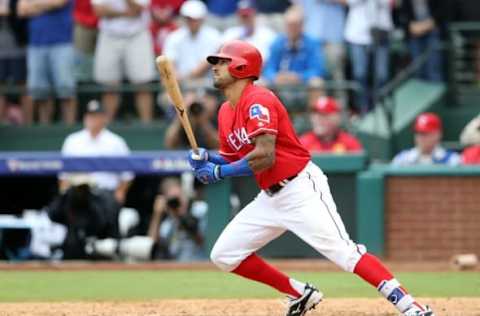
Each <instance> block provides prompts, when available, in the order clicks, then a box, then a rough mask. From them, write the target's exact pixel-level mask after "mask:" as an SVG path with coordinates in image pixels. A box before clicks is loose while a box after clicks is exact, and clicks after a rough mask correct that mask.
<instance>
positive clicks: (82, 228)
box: [49, 100, 133, 258]
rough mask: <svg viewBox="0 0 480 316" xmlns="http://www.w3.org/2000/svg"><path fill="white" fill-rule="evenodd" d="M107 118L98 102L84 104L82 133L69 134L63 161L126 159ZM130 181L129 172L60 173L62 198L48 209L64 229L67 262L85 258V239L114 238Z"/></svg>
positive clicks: (52, 217) (125, 145) (64, 148)
mask: <svg viewBox="0 0 480 316" xmlns="http://www.w3.org/2000/svg"><path fill="white" fill-rule="evenodd" d="M107 122H108V119H107V116H106V114H105V112H104V110H103V107H102V105H101V104H100V102H98V101H97V100H92V101H90V102H89V103H88V104H87V109H86V113H85V116H84V125H85V127H84V129H83V130H81V131H78V132H75V133H73V134H70V135H69V136H67V138H66V139H65V141H64V143H63V146H62V155H63V156H66V157H105V156H107V157H108V156H127V155H129V153H130V151H129V149H128V147H127V144H126V143H125V141H124V140H123V139H122V138H121V137H120V136H118V135H116V134H114V133H112V132H111V131H109V130H108V129H107V128H106V126H107ZM132 179H133V174H132V173H130V172H122V173H113V172H90V173H82V174H80V173H63V174H61V175H60V176H59V191H60V192H61V195H60V196H59V197H58V198H56V199H55V200H54V201H53V202H52V204H51V205H50V207H49V209H50V210H49V214H50V217H51V219H52V220H53V221H55V222H58V223H62V224H64V225H66V226H67V228H68V233H67V238H66V241H65V245H64V251H66V257H67V258H83V257H84V256H86V253H85V249H84V248H85V247H84V246H85V244H86V242H87V240H86V238H87V237H95V238H99V239H103V238H109V237H113V238H115V237H117V235H118V213H119V210H120V207H121V206H122V205H123V204H124V202H125V199H126V195H127V192H128V188H129V186H130V183H131V181H132Z"/></svg>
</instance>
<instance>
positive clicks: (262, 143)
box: [245, 134, 276, 173]
mask: <svg viewBox="0 0 480 316" xmlns="http://www.w3.org/2000/svg"><path fill="white" fill-rule="evenodd" d="M275 140H276V137H275V135H270V134H262V135H259V136H257V137H256V138H255V140H254V141H255V149H254V150H252V151H251V152H250V153H248V154H247V155H246V156H245V159H246V160H247V161H248V165H249V166H250V168H251V169H252V170H253V172H255V173H257V172H261V171H264V170H266V169H269V168H271V167H272V166H273V165H274V164H275Z"/></svg>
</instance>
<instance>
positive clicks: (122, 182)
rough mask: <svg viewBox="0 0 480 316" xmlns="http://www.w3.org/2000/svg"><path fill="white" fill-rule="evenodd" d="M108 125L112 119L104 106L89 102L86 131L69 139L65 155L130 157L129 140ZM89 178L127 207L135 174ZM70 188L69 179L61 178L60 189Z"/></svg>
mask: <svg viewBox="0 0 480 316" xmlns="http://www.w3.org/2000/svg"><path fill="white" fill-rule="evenodd" d="M107 123H108V117H107V115H106V113H105V110H104V108H103V106H102V104H101V103H100V102H99V101H97V100H91V101H90V102H88V104H87V109H86V113H85V116H84V119H83V124H84V129H83V130H81V131H78V132H75V133H73V134H71V135H69V136H67V138H66V139H65V142H64V143H63V146H62V155H63V156H68V157H95V156H100V157H103V156H128V155H130V150H129V149H128V146H127V144H126V143H125V140H123V138H122V137H120V136H118V135H116V134H114V133H112V132H111V131H109V130H108V129H107ZM89 177H90V178H91V179H92V181H93V183H94V185H95V186H96V187H98V188H100V189H103V190H106V191H109V193H110V195H111V197H112V199H114V200H115V201H116V202H117V203H118V204H120V205H123V203H124V202H125V198H126V196H127V192H128V188H129V186H130V182H131V181H132V179H133V174H132V173H130V172H124V173H110V172H92V173H90V174H89ZM68 188H69V182H68V175H63V176H61V177H60V189H61V191H65V190H66V189H68Z"/></svg>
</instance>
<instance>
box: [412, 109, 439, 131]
mask: <svg viewBox="0 0 480 316" xmlns="http://www.w3.org/2000/svg"><path fill="white" fill-rule="evenodd" d="M414 130H415V132H416V133H432V132H438V131H441V130H442V121H441V120H440V118H439V117H438V115H437V114H435V113H431V112H425V113H422V114H420V115H419V116H417V118H416V119H415V125H414Z"/></svg>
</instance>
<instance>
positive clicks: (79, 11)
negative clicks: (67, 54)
mask: <svg viewBox="0 0 480 316" xmlns="http://www.w3.org/2000/svg"><path fill="white" fill-rule="evenodd" d="M73 20H74V22H75V24H74V28H73V44H74V47H75V54H76V65H75V66H76V72H75V76H76V79H77V81H78V82H91V81H93V56H94V54H95V46H96V43H97V32H98V29H97V24H98V17H97V16H96V15H95V12H94V11H93V7H92V3H91V0H75V6H74V7H73Z"/></svg>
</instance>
